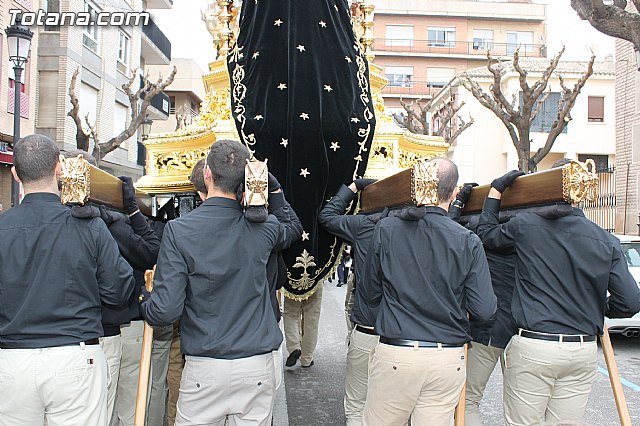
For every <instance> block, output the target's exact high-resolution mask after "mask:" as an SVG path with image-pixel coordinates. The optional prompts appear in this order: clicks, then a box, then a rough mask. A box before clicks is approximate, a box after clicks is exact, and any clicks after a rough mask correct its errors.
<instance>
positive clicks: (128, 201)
mask: <svg viewBox="0 0 640 426" xmlns="http://www.w3.org/2000/svg"><path fill="white" fill-rule="evenodd" d="M118 179H120V180H121V181H122V182H123V183H122V204H123V205H124V209H125V211H126V212H127V213H129V215H133V214H134V213H136V212H137V211H139V209H138V202H137V201H136V190H135V189H134V187H133V181H132V180H131V178H130V177H128V176H119V177H118Z"/></svg>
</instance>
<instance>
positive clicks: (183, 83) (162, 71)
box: [147, 58, 206, 133]
mask: <svg viewBox="0 0 640 426" xmlns="http://www.w3.org/2000/svg"><path fill="white" fill-rule="evenodd" d="M174 66H175V67H176V69H177V70H178V72H177V74H176V77H175V78H174V80H173V83H171V85H169V86H167V88H166V89H165V91H164V92H165V94H166V95H167V96H168V98H169V119H168V120H164V121H158V122H154V123H153V127H152V133H168V132H174V131H176V130H177V129H178V128H179V127H180V126H183V125H189V124H190V123H191V122H192V121H193V119H194V118H195V117H196V116H197V115H198V114H200V104H201V103H202V101H203V100H204V98H205V94H206V92H205V88H204V82H203V81H202V76H203V75H204V71H203V70H202V68H200V66H199V65H198V63H197V62H196V61H195V60H193V59H191V58H174V59H172V60H171V64H170V65H151V66H147V69H148V71H149V73H150V74H151V75H158V74H159V75H162V76H167V75H169V73H170V72H171V70H172V69H173V67H174Z"/></svg>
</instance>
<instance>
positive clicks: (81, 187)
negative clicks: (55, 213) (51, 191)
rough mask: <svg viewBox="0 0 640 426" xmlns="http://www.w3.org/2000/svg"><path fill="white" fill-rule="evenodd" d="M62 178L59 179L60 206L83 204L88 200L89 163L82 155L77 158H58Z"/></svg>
mask: <svg viewBox="0 0 640 426" xmlns="http://www.w3.org/2000/svg"><path fill="white" fill-rule="evenodd" d="M60 164H61V165H62V176H61V177H60V183H61V188H60V200H61V201H62V204H69V203H76V204H84V203H86V202H87V201H88V200H89V188H90V183H91V182H90V179H89V162H88V161H87V160H85V159H84V156H83V155H82V154H80V155H78V157H77V158H64V156H62V155H61V156H60Z"/></svg>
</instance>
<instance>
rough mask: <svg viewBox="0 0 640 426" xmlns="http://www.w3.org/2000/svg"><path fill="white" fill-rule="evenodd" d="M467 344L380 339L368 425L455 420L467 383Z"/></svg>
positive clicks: (372, 370) (373, 367) (367, 408)
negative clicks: (447, 345) (393, 342)
mask: <svg viewBox="0 0 640 426" xmlns="http://www.w3.org/2000/svg"><path fill="white" fill-rule="evenodd" d="M465 370H466V363H465V360H464V348H462V347H460V348H440V349H438V348H413V347H398V346H390V345H385V344H382V343H379V344H378V346H377V347H376V349H375V351H374V353H373V357H372V359H371V366H370V371H369V390H368V392H367V402H366V404H365V407H364V414H363V419H362V424H363V425H364V426H382V425H384V426H404V425H406V424H407V421H408V420H409V416H411V423H412V424H413V425H415V426H422V425H429V426H439V425H453V413H454V410H455V408H456V405H457V404H458V401H459V399H460V392H461V391H462V387H463V386H464V380H465Z"/></svg>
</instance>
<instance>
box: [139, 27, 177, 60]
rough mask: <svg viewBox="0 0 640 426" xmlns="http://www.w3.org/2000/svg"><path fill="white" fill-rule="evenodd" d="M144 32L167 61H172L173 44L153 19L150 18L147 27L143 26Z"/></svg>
mask: <svg viewBox="0 0 640 426" xmlns="http://www.w3.org/2000/svg"><path fill="white" fill-rule="evenodd" d="M142 32H143V33H144V34H145V35H146V36H147V37H149V40H151V42H152V43H153V44H154V45H155V46H156V47H157V48H158V49H160V51H161V52H162V53H163V54H164V55H165V56H166V57H167V59H169V60H171V42H170V41H169V39H168V38H167V36H165V35H164V33H163V32H162V30H160V28H158V26H157V25H156V23H155V22H153V19H151V18H149V22H148V23H147V25H143V26H142Z"/></svg>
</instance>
